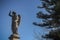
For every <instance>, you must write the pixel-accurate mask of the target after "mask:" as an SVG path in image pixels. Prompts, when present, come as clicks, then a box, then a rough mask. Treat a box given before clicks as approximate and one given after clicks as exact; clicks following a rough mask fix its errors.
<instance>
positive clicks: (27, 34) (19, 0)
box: [0, 0, 46, 40]
mask: <svg viewBox="0 0 60 40" xmlns="http://www.w3.org/2000/svg"><path fill="white" fill-rule="evenodd" d="M39 5H41V4H40V0H0V40H9V39H8V37H9V36H10V35H11V34H12V32H11V17H9V16H8V14H9V11H10V10H11V11H15V12H16V13H17V14H20V15H21V24H20V25H19V28H18V33H19V36H20V40H34V39H35V38H34V31H40V33H41V35H42V34H44V32H45V31H46V29H44V28H43V29H42V28H40V27H36V26H34V25H33V24H32V23H33V22H35V21H37V22H41V21H40V19H39V20H37V18H36V13H37V12H39V9H38V8H37V6H39Z"/></svg>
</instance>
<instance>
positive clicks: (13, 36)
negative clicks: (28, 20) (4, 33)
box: [9, 34, 20, 40]
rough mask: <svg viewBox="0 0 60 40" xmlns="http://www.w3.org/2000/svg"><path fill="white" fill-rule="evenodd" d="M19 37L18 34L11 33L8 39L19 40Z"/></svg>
mask: <svg viewBox="0 0 60 40" xmlns="http://www.w3.org/2000/svg"><path fill="white" fill-rule="evenodd" d="M19 39H20V37H19V35H18V34H12V35H11V36H10V37H9V40H19Z"/></svg>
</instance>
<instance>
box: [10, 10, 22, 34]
mask: <svg viewBox="0 0 60 40" xmlns="http://www.w3.org/2000/svg"><path fill="white" fill-rule="evenodd" d="M9 16H10V17H12V27H11V29H12V33H13V34H18V33H17V32H18V26H19V24H20V20H21V16H20V15H16V12H14V11H13V12H11V11H10V12H9Z"/></svg>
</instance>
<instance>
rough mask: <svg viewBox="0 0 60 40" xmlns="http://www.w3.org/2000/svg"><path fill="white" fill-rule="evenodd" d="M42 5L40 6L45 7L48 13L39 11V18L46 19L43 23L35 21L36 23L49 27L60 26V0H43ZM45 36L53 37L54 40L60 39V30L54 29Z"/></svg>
mask: <svg viewBox="0 0 60 40" xmlns="http://www.w3.org/2000/svg"><path fill="white" fill-rule="evenodd" d="M41 2H42V6H38V8H40V9H42V8H44V9H45V10H46V11H47V12H48V14H44V13H43V12H42V11H39V12H38V13H37V18H40V19H44V20H43V23H40V24H38V23H36V22H33V24H34V25H37V26H40V27H47V28H59V27H60V0H41ZM44 38H52V39H53V40H55V39H56V40H57V39H60V31H59V30H58V29H57V30H53V31H50V32H49V34H46V35H45V37H44Z"/></svg>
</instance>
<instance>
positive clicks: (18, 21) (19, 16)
mask: <svg viewBox="0 0 60 40" xmlns="http://www.w3.org/2000/svg"><path fill="white" fill-rule="evenodd" d="M18 18H19V19H18V25H19V24H20V20H21V16H20V15H18Z"/></svg>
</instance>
